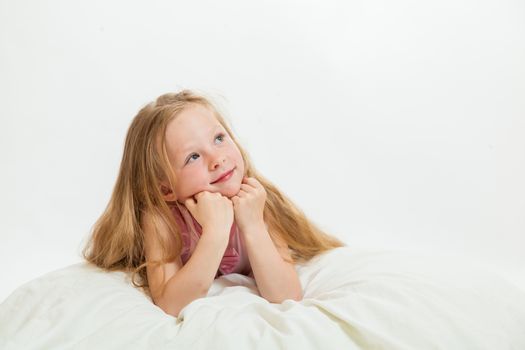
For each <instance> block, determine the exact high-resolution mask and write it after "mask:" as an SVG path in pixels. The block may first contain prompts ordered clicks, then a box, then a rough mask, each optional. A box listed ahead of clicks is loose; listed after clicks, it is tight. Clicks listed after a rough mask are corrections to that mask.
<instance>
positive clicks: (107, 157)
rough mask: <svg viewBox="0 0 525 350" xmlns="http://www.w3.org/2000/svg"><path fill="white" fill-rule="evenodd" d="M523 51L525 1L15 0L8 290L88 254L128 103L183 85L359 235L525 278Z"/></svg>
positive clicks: (4, 203) (293, 185)
mask: <svg viewBox="0 0 525 350" xmlns="http://www.w3.org/2000/svg"><path fill="white" fill-rule="evenodd" d="M524 62H525V4H524V2H523V1H505V0H489V1H479V0H472V1H467V0H443V1H408V0H402V1H386V0H385V1H375V0H372V1H371V0H366V1H365V0H357V1H352V2H349V1H334V0H330V1H327V0H323V1H316V2H315V1H291V0H285V1H283V0H280V1H266V2H263V1H259V2H247V1H240V0H237V1H148V2H145V1H123V0H121V1H102V0H95V1H36V0H33V1H21V0H16V1H15V0H10V1H8V0H0V113H1V114H0V116H1V124H0V125H1V131H0V157H1V158H0V159H1V172H0V180H1V181H0V186H1V187H0V191H1V198H2V200H1V202H0V212H1V214H0V215H1V226H0V238H1V240H0V266H1V271H2V278H1V280H2V282H1V284H0V301H1V300H3V299H5V298H6V297H7V296H8V295H9V293H11V292H12V291H13V290H14V289H15V288H16V287H17V286H19V285H21V284H22V283H24V282H27V281H29V280H31V279H33V278H35V277H37V276H40V275H42V274H43V273H46V272H48V271H52V270H55V269H59V268H62V267H65V266H68V265H70V264H73V263H77V262H79V261H80V250H81V248H82V246H83V244H84V241H85V239H86V237H87V235H88V234H89V232H90V229H91V227H92V225H93V224H94V222H95V221H96V219H97V218H98V217H99V215H100V214H101V213H102V211H103V210H104V208H105V206H106V204H107V202H108V200H109V197H110V194H111V191H112V188H113V185H114V182H115V178H116V175H117V170H118V167H119V163H120V158H121V156H122V150H123V142H124V137H125V134H126V131H127V127H128V126H129V123H130V121H131V119H132V118H133V117H134V115H135V114H136V113H137V111H138V110H139V109H140V107H142V106H143V105H144V104H146V103H147V102H149V101H151V100H153V99H154V98H155V97H157V96H158V95H160V94H162V93H165V92H168V91H178V90H180V89H182V88H191V89H195V90H198V91H202V92H205V93H208V94H211V95H213V96H214V97H215V100H216V102H217V103H219V104H220V105H221V106H222V108H224V110H225V111H226V112H227V119H228V120H229V121H230V122H231V124H232V125H233V130H234V133H236V135H237V136H238V138H239V140H240V142H241V143H242V144H243V145H244V146H245V147H246V149H247V150H248V152H249V154H250V155H251V157H252V159H253V161H254V164H255V165H256V167H257V168H258V169H259V170H260V171H261V172H262V173H263V174H264V175H265V176H266V177H267V178H269V179H270V180H271V181H273V182H274V183H275V184H276V185H277V186H278V187H279V188H280V189H281V190H282V191H283V192H284V193H286V194H287V195H288V196H289V197H290V198H292V200H294V202H296V203H297V204H298V206H299V207H300V208H302V209H303V210H304V211H305V212H306V213H307V215H308V216H309V217H310V218H311V219H312V220H313V221H314V222H316V223H317V224H318V225H319V226H320V227H322V228H324V229H325V230H326V231H328V232H330V233H332V234H334V235H336V236H338V237H339V238H341V239H343V240H344V241H345V242H346V243H348V245H350V246H359V247H366V248H368V247H370V248H378V249H383V248H385V249H402V250H415V251H433V252H441V253H444V254H450V255H454V256H460V257H464V258H466V259H473V260H475V261H478V262H480V263H483V264H485V265H486V266H487V267H488V268H491V269H495V270H497V271H500V272H501V273H502V274H504V275H505V276H507V277H508V278H510V279H512V280H514V281H516V282H517V283H519V284H521V285H524V286H525V256H524V250H525V249H524V248H525V181H524V179H525V63H524Z"/></svg>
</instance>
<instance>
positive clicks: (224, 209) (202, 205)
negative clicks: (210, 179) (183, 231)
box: [184, 191, 234, 240]
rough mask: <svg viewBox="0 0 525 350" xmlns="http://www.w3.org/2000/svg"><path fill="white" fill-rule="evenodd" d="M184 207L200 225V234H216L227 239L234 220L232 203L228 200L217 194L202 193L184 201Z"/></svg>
mask: <svg viewBox="0 0 525 350" xmlns="http://www.w3.org/2000/svg"><path fill="white" fill-rule="evenodd" d="M193 198H195V200H196V201H195V200H194V199H193ZM184 205H185V206H186V208H187V209H188V210H189V212H190V213H191V215H193V217H194V218H195V220H197V222H198V223H199V225H201V227H202V232H204V231H205V230H206V232H216V233H217V234H219V235H225V237H224V238H225V239H226V240H228V239H229V237H230V230H231V227H232V225H233V219H234V212H233V203H232V201H231V200H230V199H229V198H227V197H225V196H223V195H222V194H220V193H217V192H208V191H202V192H199V193H197V194H196V195H195V196H193V197H192V198H188V199H186V200H185V201H184Z"/></svg>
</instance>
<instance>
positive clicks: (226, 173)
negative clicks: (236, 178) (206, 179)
mask: <svg viewBox="0 0 525 350" xmlns="http://www.w3.org/2000/svg"><path fill="white" fill-rule="evenodd" d="M234 170H235V168H233V169H232V170H229V171H227V172H225V173H224V174H222V175H221V176H219V178H218V179H217V180H215V181H213V182H212V184H214V183H216V182H219V181H221V180H222V179H223V178H225V177H226V176H228V175H230V173H232V172H233V171H234Z"/></svg>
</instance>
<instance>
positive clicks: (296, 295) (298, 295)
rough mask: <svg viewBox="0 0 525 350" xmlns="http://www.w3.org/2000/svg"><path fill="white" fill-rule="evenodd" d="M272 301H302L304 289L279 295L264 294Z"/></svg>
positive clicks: (277, 302)
mask: <svg viewBox="0 0 525 350" xmlns="http://www.w3.org/2000/svg"><path fill="white" fill-rule="evenodd" d="M263 297H264V298H265V299H266V300H268V301H269V302H270V303H274V304H281V303H282V302H284V301H285V300H293V301H301V300H303V291H302V290H299V291H296V292H292V293H286V294H281V295H278V296H268V297H266V296H263Z"/></svg>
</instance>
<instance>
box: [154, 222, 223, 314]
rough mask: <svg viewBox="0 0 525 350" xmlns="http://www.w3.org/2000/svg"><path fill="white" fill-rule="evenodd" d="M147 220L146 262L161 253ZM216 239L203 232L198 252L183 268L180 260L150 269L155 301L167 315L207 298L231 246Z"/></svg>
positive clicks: (212, 235)
mask: <svg viewBox="0 0 525 350" xmlns="http://www.w3.org/2000/svg"><path fill="white" fill-rule="evenodd" d="M145 221H146V222H145V226H144V229H145V236H146V259H148V260H154V259H158V258H160V256H159V254H160V250H159V249H158V247H155V243H154V241H153V240H152V239H151V236H150V235H149V233H150V232H151V231H150V230H151V229H152V226H151V222H150V221H149V220H145ZM163 229H166V227H164V228H163ZM210 233H211V234H210ZM148 237H149V238H148ZM216 237H218V236H217V235H216V232H206V231H203V234H202V236H201V238H200V239H199V241H198V243H197V246H196V247H195V251H194V252H193V254H192V255H191V258H190V259H189V260H188V262H187V263H186V264H185V265H184V266H182V262H181V259H180V257H179V258H177V259H176V261H174V262H170V263H167V264H164V265H162V266H158V267H148V269H147V274H148V282H149V285H150V291H151V294H152V299H153V302H154V303H155V304H156V305H157V306H159V307H160V308H161V309H162V310H164V312H166V313H167V314H170V315H172V316H175V317H177V316H178V314H179V312H180V310H182V309H183V308H184V307H185V306H186V305H188V304H189V303H190V302H192V301H193V300H195V299H198V298H202V297H205V296H206V294H207V293H208V290H209V288H210V286H211V284H212V283H213V280H214V278H215V275H216V273H217V269H218V267H219V264H220V261H221V259H222V256H223V255H224V251H225V250H226V246H227V244H228V242H227V241H226V242H224V240H222V241H221V240H219V239H216ZM162 269H163V270H164V278H162ZM163 283H166V286H165V288H164V290H163V291H162V285H163Z"/></svg>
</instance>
